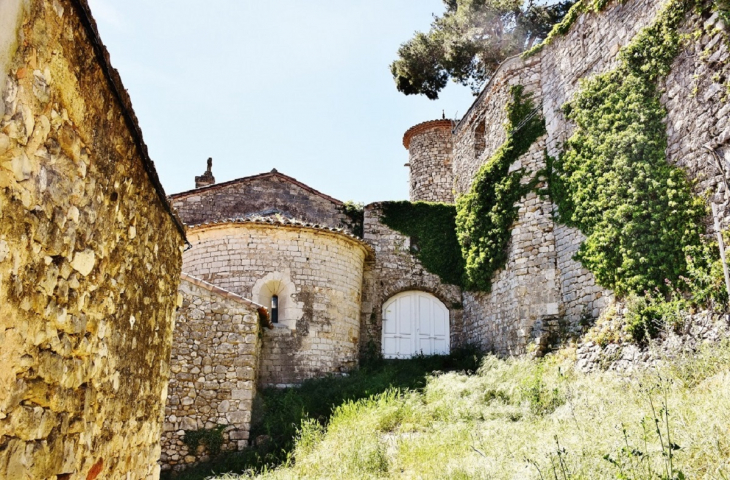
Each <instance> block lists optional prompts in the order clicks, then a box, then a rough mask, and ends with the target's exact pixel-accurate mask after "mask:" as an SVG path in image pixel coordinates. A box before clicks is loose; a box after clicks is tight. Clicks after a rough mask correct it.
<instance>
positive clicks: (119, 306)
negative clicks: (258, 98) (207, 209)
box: [0, 0, 185, 480]
mask: <svg viewBox="0 0 730 480" xmlns="http://www.w3.org/2000/svg"><path fill="white" fill-rule="evenodd" d="M0 185H1V187H0V216H1V217H2V221H0V365H2V368H0V478H4V479H13V480H31V479H33V480H34V479H54V480H60V479H67V480H76V479H86V480H93V479H97V478H98V479H102V478H104V479H117V478H130V479H131V478H133V479H152V478H157V477H158V476H159V469H160V467H159V465H158V459H159V456H160V432H161V428H162V423H163V412H164V403H165V399H166V396H167V381H168V376H169V358H170V348H171V344H172V329H173V323H174V312H175V299H176V290H177V285H178V281H179V276H180V265H181V250H182V248H183V246H184V244H185V234H184V229H183V226H182V224H181V223H180V222H179V221H178V220H177V219H176V217H175V216H174V215H173V214H172V210H171V208H170V204H169V202H168V201H167V198H166V196H165V194H164V191H163V190H162V187H161V185H160V182H159V180H158V178H157V175H156V173H155V168H154V165H153V163H152V161H151V160H150V158H149V156H148V154H147V147H146V146H145V143H144V141H143V140H142V135H141V132H140V130H139V127H138V125H137V121H136V117H135V114H134V111H133V109H132V105H131V102H130V100H129V97H128V96H127V93H126V90H125V89H124V87H123V85H122V84H121V82H120V80H119V76H118V75H117V72H116V70H114V69H113V68H112V67H111V65H110V64H109V59H108V56H107V54H106V50H105V48H104V46H103V45H102V44H101V41H100V40H99V36H98V34H97V31H96V26H95V23H94V20H93V18H92V17H91V14H90V12H89V8H88V5H87V4H86V2H85V1H83V0H54V1H46V0H2V1H0Z"/></svg>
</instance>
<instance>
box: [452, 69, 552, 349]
mask: <svg viewBox="0 0 730 480" xmlns="http://www.w3.org/2000/svg"><path fill="white" fill-rule="evenodd" d="M541 76H542V67H541V62H540V58H539V57H535V58H530V59H527V60H523V59H520V58H512V59H510V60H507V62H506V63H505V64H504V65H503V67H502V68H501V69H500V71H499V72H497V74H496V75H495V77H494V78H493V79H492V81H491V82H490V84H489V86H488V87H487V88H486V89H485V90H484V92H483V93H482V94H481V95H480V96H479V98H478V99H477V101H476V102H475V103H474V105H473V106H472V107H471V109H470V110H469V111H468V112H467V114H466V115H465V116H464V119H463V120H462V121H461V123H460V124H459V126H458V127H457V128H456V130H455V140H454V144H455V147H454V150H455V153H454V169H455V172H456V173H455V188H456V191H457V195H458V194H464V193H467V192H468V191H469V189H470V188H471V184H472V181H473V178H474V175H475V174H476V173H477V171H478V170H479V168H480V167H481V166H482V165H483V164H484V163H485V162H487V161H488V160H489V159H490V158H491V157H492V155H494V153H495V152H496V151H497V150H498V149H499V148H500V147H501V146H502V144H503V143H504V142H505V141H506V132H505V129H504V123H505V122H506V119H507V117H506V111H505V108H506V105H507V103H508V102H509V101H510V100H511V98H512V96H511V94H510V89H511V87H512V86H514V85H522V86H524V87H525V91H526V92H530V93H532V94H533V97H532V98H533V101H534V102H535V105H536V106H537V107H539V105H540V102H541V100H542V88H541ZM518 134H519V133H518ZM545 141H546V137H545V136H543V137H541V138H540V139H538V141H537V142H535V144H534V145H533V146H532V147H531V148H530V150H529V151H528V152H527V153H525V154H524V155H523V156H521V157H520V158H519V159H518V160H517V161H516V162H515V163H514V164H513V165H512V166H511V167H510V171H513V170H517V169H520V168H524V169H525V171H526V173H527V175H526V177H525V179H524V180H523V181H524V182H527V181H529V179H531V178H533V176H534V174H535V172H537V171H539V170H541V169H544V168H545V154H544V149H545ZM517 206H518V208H519V210H518V219H517V221H516V222H515V224H514V226H513V228H512V238H511V240H510V242H509V244H508V246H507V249H508V260H507V264H506V265H505V267H504V268H502V269H501V270H499V271H498V272H496V273H495V274H494V278H493V284H492V291H491V292H489V293H486V292H468V291H465V292H464V302H463V303H464V340H465V341H466V342H469V343H475V344H479V345H481V346H482V347H484V348H487V349H490V350H493V351H495V352H498V353H500V354H503V355H518V354H522V353H525V351H526V349H527V346H528V343H530V342H537V343H544V342H546V341H548V339H549V337H550V334H551V332H553V331H555V330H556V329H557V327H558V319H559V317H560V313H561V308H560V307H561V298H560V289H559V285H558V271H557V265H556V262H557V253H556V248H555V231H554V229H555V225H554V221H553V218H552V211H553V206H552V203H551V202H550V201H549V200H547V199H544V198H541V197H540V196H539V195H537V194H535V193H530V194H528V195H527V196H526V197H524V198H523V199H522V200H521V201H520V202H518V204H517Z"/></svg>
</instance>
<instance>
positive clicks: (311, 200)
mask: <svg viewBox="0 0 730 480" xmlns="http://www.w3.org/2000/svg"><path fill="white" fill-rule="evenodd" d="M171 200H172V203H173V205H174V206H175V208H176V209H177V211H178V213H179V215H180V218H181V219H182V221H183V222H185V224H187V225H199V224H202V223H206V222H219V221H222V220H228V219H232V218H244V217H248V216H271V215H275V214H277V213H278V214H279V215H281V216H283V217H285V218H296V219H297V220H303V221H305V222H310V223H314V224H319V225H326V226H328V227H335V228H342V227H348V228H349V229H351V223H352V220H351V219H350V218H349V217H347V216H346V215H345V214H343V213H342V202H340V201H339V200H335V199H334V198H331V197H329V196H327V195H324V194H322V193H319V192H317V191H316V190H314V189H312V188H310V187H308V186H306V185H304V184H302V183H300V182H298V181H296V180H295V179H293V178H291V177H287V176H286V175H283V174H281V173H278V172H272V173H265V174H262V175H256V176H253V177H247V178H242V179H239V180H233V181H230V182H225V183H219V184H217V185H211V186H209V187H202V188H199V189H196V190H190V191H188V192H183V193H178V194H176V195H173V196H172V197H171Z"/></svg>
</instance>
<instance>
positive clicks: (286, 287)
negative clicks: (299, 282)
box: [251, 269, 303, 330]
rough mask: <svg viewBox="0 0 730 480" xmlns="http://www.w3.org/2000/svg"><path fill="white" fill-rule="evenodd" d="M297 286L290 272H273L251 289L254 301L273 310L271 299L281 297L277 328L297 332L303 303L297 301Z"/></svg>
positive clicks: (259, 280)
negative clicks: (280, 327) (281, 327)
mask: <svg viewBox="0 0 730 480" xmlns="http://www.w3.org/2000/svg"><path fill="white" fill-rule="evenodd" d="M296 293H297V289H296V285H295V284H294V282H293V281H292V280H291V276H290V272H289V270H288V269H287V270H284V271H283V272H271V273H269V274H267V275H266V276H264V277H262V278H260V279H258V280H257V281H256V283H254V285H253V288H252V289H251V296H252V297H253V301H255V302H256V303H258V304H260V305H263V306H265V307H266V308H267V309H268V308H271V298H272V297H273V296H274V295H277V296H278V297H279V323H278V324H277V326H284V327H288V328H289V329H291V330H296V326H297V320H299V319H300V318H301V317H302V313H303V311H302V307H303V305H302V303H301V302H297V301H296V300H295V296H296Z"/></svg>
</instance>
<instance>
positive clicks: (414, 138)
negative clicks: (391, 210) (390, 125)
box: [403, 120, 454, 203]
mask: <svg viewBox="0 0 730 480" xmlns="http://www.w3.org/2000/svg"><path fill="white" fill-rule="evenodd" d="M452 127H453V123H452V121H451V120H433V121H431V122H425V123H421V124H419V125H416V126H415V127H413V128H411V129H409V130H408V131H407V132H406V134H405V136H404V137H403V145H404V146H405V147H406V148H407V149H408V165H409V167H410V174H409V179H410V199H411V201H413V202H418V201H423V202H443V203H454V193H453V183H454V173H453V169H452V166H451V156H452V150H453V144H452V135H451V129H452Z"/></svg>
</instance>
